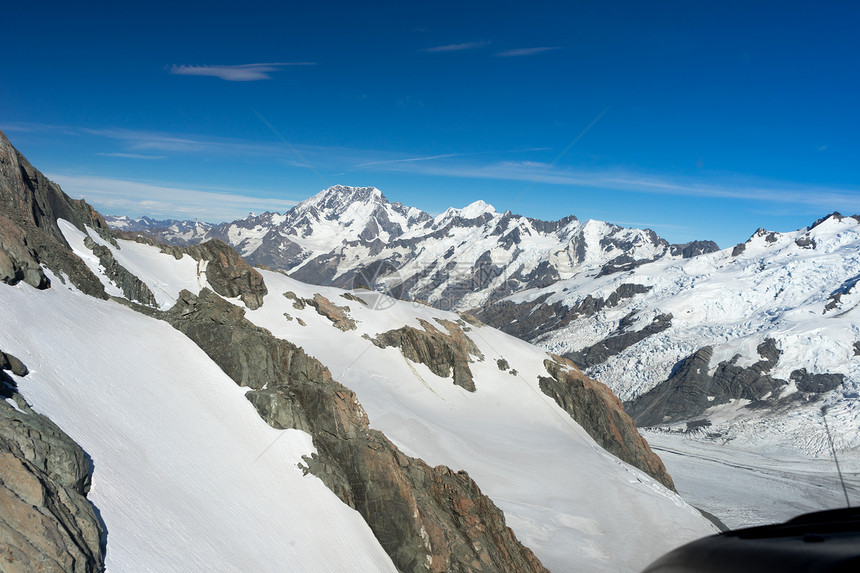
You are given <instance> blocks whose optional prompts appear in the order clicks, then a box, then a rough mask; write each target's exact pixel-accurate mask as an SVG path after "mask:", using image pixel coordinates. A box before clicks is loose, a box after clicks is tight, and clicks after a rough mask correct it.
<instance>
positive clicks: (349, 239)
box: [109, 185, 718, 309]
mask: <svg viewBox="0 0 860 573" xmlns="http://www.w3.org/2000/svg"><path fill="white" fill-rule="evenodd" d="M109 222H110V223H111V224H115V225H117V227H122V228H124V229H128V230H137V229H140V230H143V231H146V232H147V233H150V234H155V235H156V236H157V237H158V238H159V239H160V240H162V241H165V242H173V243H180V244H182V243H187V242H198V241H202V240H208V239H211V238H218V239H221V240H223V241H225V242H226V243H228V244H230V245H232V246H233V247H234V248H236V249H237V250H238V251H239V252H240V253H241V254H242V256H243V257H244V258H246V259H247V260H248V261H249V262H251V263H252V264H257V265H266V266H268V267H270V268H273V269H278V270H282V271H286V272H289V273H291V274H292V275H293V276H295V277H296V278H298V279H300V280H303V281H306V282H310V283H314V284H320V285H335V286H340V287H346V288H349V287H351V286H353V285H355V284H358V283H357V282H356V281H359V282H360V284H367V286H371V287H374V288H376V289H381V290H389V291H391V292H396V293H397V295H398V297H399V298H406V299H414V300H423V301H427V302H429V303H430V304H433V305H435V306H437V307H440V308H455V309H469V308H474V307H476V306H479V305H482V304H485V303H487V302H492V301H495V300H498V299H500V298H502V297H504V296H507V295H510V294H512V293H515V292H519V291H522V290H526V289H530V288H542V287H545V286H548V285H550V284H552V283H553V282H555V281H558V280H562V279H568V278H571V277H573V276H576V275H579V274H582V273H587V274H591V275H596V274H612V273H617V272H620V271H626V270H630V269H633V268H635V267H637V266H639V265H641V264H644V263H646V262H650V261H654V260H657V259H661V258H665V257H669V258H673V259H674V258H685V257H691V256H695V255H697V254H701V253H704V252H711V251H714V250H716V249H717V248H718V247H717V245H716V244H714V243H712V242H709V241H698V242H695V243H688V244H686V245H670V244H669V243H668V242H667V241H666V240H664V239H662V238H660V237H658V236H657V234H656V233H654V232H653V231H651V230H649V229H630V228H624V227H620V226H617V225H612V224H609V223H604V222H601V221H586V222H584V223H583V222H580V221H579V220H578V219H577V218H576V217H574V216H568V217H565V218H562V219H560V220H558V221H541V220H539V219H531V218H528V217H523V216H521V215H516V214H513V213H511V212H510V211H505V212H504V213H499V212H497V211H496V210H495V208H493V206H492V205H489V204H487V203H485V202H484V201H476V202H474V203H472V204H471V205H468V206H466V207H464V208H462V209H456V208H453V207H452V208H449V209H447V210H446V211H445V212H443V213H441V214H440V215H438V216H436V217H431V216H430V215H429V214H427V213H425V212H423V211H421V210H419V209H416V208H414V207H407V206H404V205H402V204H400V203H397V202H394V203H390V202H389V201H388V200H387V199H386V198H385V196H384V195H383V194H382V192H381V191H379V190H378V189H376V188H374V187H347V186H343V185H336V186H334V187H331V188H329V189H326V190H324V191H322V192H320V193H318V194H317V195H314V196H313V197H311V198H309V199H306V200H305V201H302V202H301V203H299V204H297V205H296V206H295V207H293V208H292V209H290V210H289V211H287V212H286V213H284V214H278V213H264V214H263V215H259V216H253V217H248V218H245V219H241V220H238V221H234V222H232V223H224V224H221V225H217V226H213V227H211V228H209V229H208V230H206V232H205V233H202V234H191V235H189V234H188V233H187V232H186V231H185V229H187V226H185V227H182V226H178V225H176V224H170V225H167V226H166V227H167V228H165V229H162V230H158V231H156V230H154V229H153V228H152V225H151V224H150V223H148V222H145V224H142V225H140V226H139V227H135V226H133V225H131V226H130V225H129V223H128V221H127V220H124V219H123V220H119V219H110V218H109ZM368 279H370V280H368Z"/></svg>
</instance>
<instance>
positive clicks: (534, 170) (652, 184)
mask: <svg viewBox="0 0 860 573" xmlns="http://www.w3.org/2000/svg"><path fill="white" fill-rule="evenodd" d="M375 168H376V169H378V170H383V171H410V172H412V173H416V174H418V173H420V174H424V175H437V176H445V177H461V178H474V179H499V180H507V181H523V182H528V183H545V184H550V185H567V186H572V187H582V188H589V189H603V190H609V191H628V192H634V193H650V194H656V195H679V196H686V197H711V198H723V199H740V200H747V201H761V202H765V203H773V204H795V205H807V206H812V207H815V208H819V209H823V210H826V211H832V210H834V209H841V210H845V211H848V212H852V213H856V212H860V189H853V188H836V187H828V186H823V185H803V184H799V183H786V182H781V181H770V180H763V179H758V178H755V177H747V176H723V177H709V178H708V179H704V178H692V177H681V176H671V175H661V174H645V173H637V172H634V171H630V170H624V169H608V170H603V171H589V170H579V169H575V168H569V167H558V166H553V165H549V164H545V163H537V162H532V161H523V162H508V161H505V162H496V163H488V164H465V163H454V162H444V161H443V162H438V163H434V162H420V163H402V162H401V163H393V162H385V163H381V164H378V165H376V166H375Z"/></svg>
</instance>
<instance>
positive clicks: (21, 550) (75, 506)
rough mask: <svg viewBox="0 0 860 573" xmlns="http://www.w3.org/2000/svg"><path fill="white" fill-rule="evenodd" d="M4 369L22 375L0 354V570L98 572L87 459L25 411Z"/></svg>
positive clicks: (99, 552) (98, 531)
mask: <svg viewBox="0 0 860 573" xmlns="http://www.w3.org/2000/svg"><path fill="white" fill-rule="evenodd" d="M5 371H9V372H11V373H12V374H14V375H15V376H19V377H23V376H26V375H27V374H28V370H27V367H26V366H25V365H24V364H23V363H22V362H21V361H20V360H18V359H17V358H16V357H14V356H12V355H9V354H6V353H4V352H0V398H3V399H0V507H2V508H3V511H2V512H0V569H2V570H3V571H7V572H9V573H16V572H20V573H29V572H30V571H44V572H46V573H47V572H57V573H59V572H73V573H97V572H99V571H103V570H104V549H105V548H104V540H105V531H104V529H103V527H102V524H101V521H100V520H99V518H98V516H97V514H96V512H95V510H94V509H93V506H92V504H91V503H90V502H89V501H88V500H87V498H86V495H87V493H88V492H89V489H90V483H91V478H92V473H91V468H90V463H89V458H88V457H87V455H86V454H85V453H84V451H83V450H82V449H81V448H80V446H78V445H77V444H76V443H75V442H74V441H72V439H71V438H70V437H69V436H68V435H66V433H65V432H63V431H62V430H61V429H60V428H58V427H57V426H56V425H55V424H54V423H53V422H51V420H49V419H48V418H47V417H45V416H43V415H41V414H38V413H36V412H35V411H34V410H33V409H32V408H31V407H30V405H29V404H28V403H27V401H26V400H25V399H24V397H23V396H21V395H20V394H19V393H18V391H17V388H16V384H15V381H14V379H13V378H12V377H11V376H9V375H8V374H7V373H6V372H5Z"/></svg>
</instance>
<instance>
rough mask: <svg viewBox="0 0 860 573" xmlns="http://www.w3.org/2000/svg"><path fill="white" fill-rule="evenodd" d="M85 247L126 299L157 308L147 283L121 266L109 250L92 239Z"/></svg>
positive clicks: (85, 243) (87, 241) (86, 242)
mask: <svg viewBox="0 0 860 573" xmlns="http://www.w3.org/2000/svg"><path fill="white" fill-rule="evenodd" d="M84 246H86V247H87V248H88V249H90V250H91V251H92V252H93V254H94V255H95V256H96V257H98V259H99V263H100V264H101V266H102V268H104V270H105V275H106V276H107V277H108V278H109V279H110V280H111V282H113V283H114V284H115V285H117V286H118V287H119V288H120V290H122V294H123V296H125V298H127V299H128V300H135V301H137V302H139V303H141V304H145V305H147V306H156V305H157V304H158V303H157V302H156V300H155V295H154V294H152V291H151V290H149V287H148V286H146V283H144V282H143V281H142V280H140V279H139V278H137V277H136V276H135V275H133V274H132V273H131V272H129V270H128V269H126V268H125V267H124V266H122V265H121V264H119V263H118V262H117V260H116V259H115V258H114V256H113V253H111V251H110V249H109V248H107V247H106V246H104V245H99V244H97V243H96V242H95V241H93V240H92V239H91V238H90V237H87V238H86V239H84Z"/></svg>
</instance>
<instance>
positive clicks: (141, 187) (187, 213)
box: [46, 173, 297, 223]
mask: <svg viewBox="0 0 860 573" xmlns="http://www.w3.org/2000/svg"><path fill="white" fill-rule="evenodd" d="M46 175H47V177H48V178H49V179H51V180H52V181H54V182H56V183H58V184H59V185H60V187H62V188H63V190H64V191H65V192H66V193H68V194H69V195H70V196H72V197H76V198H84V199H86V200H87V202H89V203H90V204H92V205H93V206H94V207H96V209H98V210H99V211H101V212H103V213H107V214H112V215H130V216H135V217H136V216H140V215H148V216H150V217H156V218H178V219H200V220H204V221H210V222H213V223H214V222H221V221H232V220H235V219H239V218H242V217H245V216H246V215H247V214H248V211H249V210H251V211H258V212H260V211H286V210H288V209H289V208H290V207H292V206H293V205H295V204H296V203H297V201H294V200H290V199H278V198H273V197H260V196H259V195H258V194H257V193H255V192H254V191H250V190H242V189H232V190H231V189H225V190H220V191H219V190H206V189H199V188H198V189H193V188H184V187H179V186H170V185H162V184H153V183H145V182H140V181H128V180H124V179H113V178H109V177H96V176H88V175H64V174H60V173H49V174H46Z"/></svg>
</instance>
